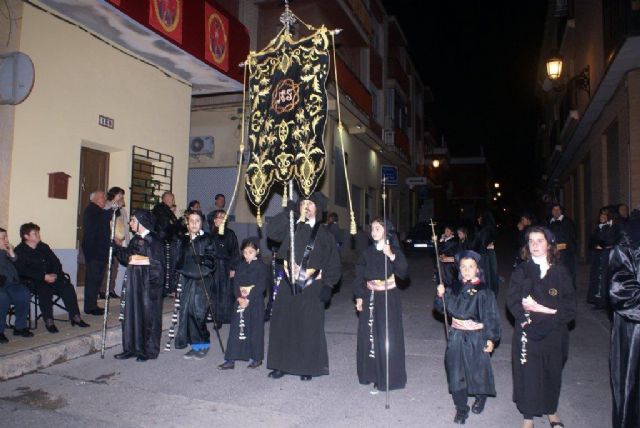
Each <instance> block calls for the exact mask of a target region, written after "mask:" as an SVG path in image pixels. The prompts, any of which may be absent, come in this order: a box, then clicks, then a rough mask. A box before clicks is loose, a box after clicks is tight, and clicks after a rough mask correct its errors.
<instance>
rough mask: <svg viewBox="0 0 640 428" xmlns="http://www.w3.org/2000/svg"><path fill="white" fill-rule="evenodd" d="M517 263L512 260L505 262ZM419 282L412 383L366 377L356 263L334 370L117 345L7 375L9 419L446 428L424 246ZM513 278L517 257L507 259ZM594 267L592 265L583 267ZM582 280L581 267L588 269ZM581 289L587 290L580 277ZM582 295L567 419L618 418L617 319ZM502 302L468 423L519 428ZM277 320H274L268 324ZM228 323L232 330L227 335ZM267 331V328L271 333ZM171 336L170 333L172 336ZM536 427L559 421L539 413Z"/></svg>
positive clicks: (446, 402)
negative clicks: (306, 377)
mask: <svg viewBox="0 0 640 428" xmlns="http://www.w3.org/2000/svg"><path fill="white" fill-rule="evenodd" d="M507 260H508V259H507ZM410 264H411V283H410V285H409V286H408V288H406V289H405V290H403V291H402V298H403V310H404V328H405V341H406V364H407V374H408V384H407V387H406V388H405V389H404V390H401V391H392V392H391V394H390V408H389V409H385V394H384V393H381V394H378V395H371V394H370V393H369V390H370V388H369V387H367V386H361V385H359V384H358V380H357V376H356V361H355V348H356V328H357V327H356V326H357V318H356V314H355V312H354V310H353V305H352V302H351V279H352V278H353V272H352V270H351V268H349V269H347V270H346V271H345V273H344V278H343V286H342V289H341V291H340V292H339V293H338V294H336V295H335V296H334V298H333V301H332V304H331V306H330V308H329V309H328V310H327V314H326V315H327V321H326V332H327V340H328V346H329V359H330V370H331V374H330V375H329V376H323V377H320V378H314V379H313V380H312V381H310V382H301V381H300V380H299V378H298V377H294V376H285V377H284V378H282V379H279V380H272V379H269V378H267V373H268V370H267V369H266V368H265V367H264V366H263V367H261V368H259V369H257V370H249V369H246V368H245V365H246V364H245V363H242V362H238V363H237V364H236V368H235V370H230V371H225V372H220V371H218V370H217V369H216V366H217V365H218V364H219V363H221V362H222V354H221V351H220V349H219V348H218V347H217V345H216V344H215V343H214V344H213V347H212V350H211V352H210V353H209V355H208V356H207V358H206V359H204V360H201V361H196V360H185V359H183V358H182V355H183V353H184V351H176V350H173V351H171V352H169V353H164V352H163V353H162V354H161V355H160V357H159V358H158V360H155V361H148V362H145V363H139V362H136V361H135V360H127V361H117V360H115V359H114V358H113V355H114V354H115V353H117V352H120V350H121V348H120V347H116V348H113V349H111V350H109V351H108V352H107V356H106V358H105V359H104V360H101V359H100V357H99V355H97V354H94V355H89V356H86V357H83V358H79V359H76V360H73V361H69V362H66V363H63V364H59V365H55V366H52V367H49V368H47V369H44V370H42V371H39V372H36V373H33V374H29V375H26V376H23V377H20V378H17V379H13V380H9V381H6V382H3V383H0V420H1V421H2V422H1V423H0V425H1V426H6V427H13V426H15V427H18V426H20V427H32V426H34V427H35V426H38V427H47V428H54V427H78V426H86V427H103V426H104V427H115V426H117V427H152V426H153V427H158V426H161V427H200V426H202V427H204V426H206V427H218V426H221V427H222V426H224V427H240V426H242V427H251V426H268V427H302V426H305V427H391V426H405V427H448V426H454V424H453V422H452V421H453V415H454V407H453V403H452V400H451V397H450V395H449V394H448V391H447V382H446V375H445V372H444V350H445V339H444V330H443V325H442V323H440V322H439V321H437V320H436V319H434V318H433V316H432V312H431V309H432V302H433V293H434V286H433V283H432V275H433V267H432V264H431V262H430V261H429V260H427V259H426V257H425V256H424V255H412V256H411V257H410ZM500 267H501V269H500V273H501V275H502V276H503V277H504V278H505V282H504V283H503V284H501V287H502V290H504V289H505V288H506V287H507V285H508V276H509V271H510V269H509V266H508V265H507V263H501V266H500ZM583 271H584V269H583ZM581 277H583V276H581ZM578 282H579V284H580V285H579V288H580V290H584V289H585V288H586V284H584V281H580V280H579V281H578ZM583 294H584V292H582V293H581V296H580V303H579V310H578V320H577V322H576V327H575V329H574V330H573V331H572V333H571V347H570V356H569V361H568V362H567V365H566V368H565V371H564V378H563V389H562V394H561V399H560V409H559V412H560V415H561V417H562V419H563V421H564V423H565V426H567V427H594V428H596V427H597V428H603V427H608V426H611V423H610V415H611V398H610V397H611V394H610V389H609V375H608V361H607V359H608V347H609V334H608V322H607V319H606V317H605V316H604V315H603V314H602V313H598V312H594V311H593V310H591V309H590V308H589V307H587V305H586V304H584V303H582V302H584V296H583ZM503 297H504V293H502V295H501V296H500V298H499V304H500V307H501V308H502V309H503V310H502V312H503V322H502V326H503V340H502V343H501V345H500V346H499V347H498V348H497V350H496V351H495V353H494V356H493V368H494V373H495V378H496V388H497V393H498V396H497V397H496V398H490V399H489V400H488V402H487V406H486V409H485V411H484V413H483V414H481V415H474V414H471V416H470V418H469V420H468V421H467V426H472V427H473V426H476V427H519V426H521V423H522V419H521V416H520V414H519V413H518V411H517V409H516V407H515V405H514V404H513V402H512V401H511V361H510V351H511V346H510V343H511V335H512V327H511V325H510V324H509V322H508V320H507V318H506V315H505V311H504V301H503ZM267 329H268V326H267ZM227 332H228V326H225V327H224V328H223V330H222V333H223V340H225V343H226V334H227ZM267 337H268V336H267ZM164 340H165V338H163V341H164ZM535 422H536V426H537V427H539V426H549V424H548V422H547V421H546V420H542V419H540V420H538V419H536V421H535Z"/></svg>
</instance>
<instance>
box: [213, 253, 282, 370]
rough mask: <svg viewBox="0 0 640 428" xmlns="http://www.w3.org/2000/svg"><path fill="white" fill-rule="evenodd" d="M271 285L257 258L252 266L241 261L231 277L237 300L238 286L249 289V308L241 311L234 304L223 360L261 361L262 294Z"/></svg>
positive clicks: (269, 277) (264, 268)
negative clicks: (249, 287) (234, 274)
mask: <svg viewBox="0 0 640 428" xmlns="http://www.w3.org/2000/svg"><path fill="white" fill-rule="evenodd" d="M270 282H271V273H270V272H269V267H268V266H267V265H266V264H264V262H263V261H262V260H261V259H260V257H259V256H258V259H257V260H253V261H252V262H251V263H247V262H246V261H244V260H243V261H241V262H240V263H239V264H238V266H237V269H236V276H235V277H234V281H233V284H234V289H235V293H234V295H235V297H236V299H237V298H238V297H240V296H241V294H240V287H248V286H252V285H253V288H251V292H250V293H249V296H248V299H249V305H248V306H247V307H246V308H244V309H242V308H240V305H239V304H238V303H237V301H236V304H235V311H234V313H233V318H232V320H231V326H230V328H229V338H228V339H227V350H226V352H225V354H224V358H225V360H253V361H262V360H263V359H264V294H265V291H266V290H267V287H268V286H269V283H270Z"/></svg>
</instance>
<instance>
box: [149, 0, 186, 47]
mask: <svg viewBox="0 0 640 428" xmlns="http://www.w3.org/2000/svg"><path fill="white" fill-rule="evenodd" d="M182 2H183V0H149V25H150V26H151V27H153V28H154V29H156V30H158V31H159V32H161V33H162V34H164V35H165V36H167V37H169V38H170V39H172V40H175V41H176V42H178V43H180V44H182V21H183V16H182V6H183V5H182Z"/></svg>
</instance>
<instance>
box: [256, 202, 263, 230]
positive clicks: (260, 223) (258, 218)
mask: <svg viewBox="0 0 640 428" xmlns="http://www.w3.org/2000/svg"><path fill="white" fill-rule="evenodd" d="M256 223H258V227H260V228H261V227H262V216H261V215H260V207H258V215H257V216H256Z"/></svg>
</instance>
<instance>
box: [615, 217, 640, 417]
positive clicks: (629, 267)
mask: <svg viewBox="0 0 640 428" xmlns="http://www.w3.org/2000/svg"><path fill="white" fill-rule="evenodd" d="M611 253H612V254H611V259H610V262H609V271H610V272H611V287H610V288H609V305H610V309H611V310H612V311H613V323H612V326H611V353H610V370H611V389H612V391H613V427H614V428H637V427H638V426H640V425H639V424H640V211H638V210H637V209H636V210H633V212H632V213H631V216H630V218H629V221H628V222H627V224H626V227H625V230H624V232H623V236H622V238H621V240H620V243H619V244H618V245H617V246H615V247H614V248H613V250H612V252H611Z"/></svg>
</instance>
